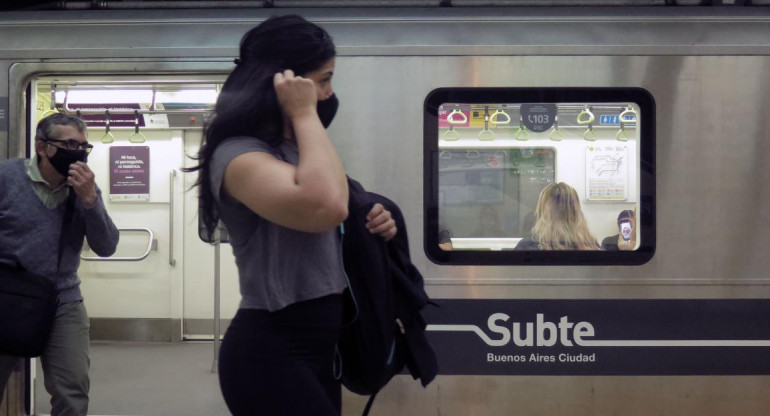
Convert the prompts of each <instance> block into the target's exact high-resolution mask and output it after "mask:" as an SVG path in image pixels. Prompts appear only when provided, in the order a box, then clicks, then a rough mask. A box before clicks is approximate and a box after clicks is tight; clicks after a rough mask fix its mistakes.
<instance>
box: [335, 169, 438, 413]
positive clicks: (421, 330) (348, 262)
mask: <svg viewBox="0 0 770 416" xmlns="http://www.w3.org/2000/svg"><path fill="white" fill-rule="evenodd" d="M348 188H349V190H350V194H349V195H350V203H349V207H348V218H347V219H346V220H345V222H344V224H343V227H341V228H342V253H343V254H342V256H343V262H344V266H345V272H346V274H347V278H348V289H347V290H346V291H345V293H344V296H343V298H344V316H345V325H344V326H343V330H342V336H341V338H340V340H339V342H338V352H339V357H338V358H339V361H338V365H337V370H338V377H339V379H340V381H341V382H342V384H343V385H344V386H345V387H346V388H347V389H348V390H350V391H351V392H353V393H357V394H361V395H370V398H369V401H368V403H367V404H366V408H365V409H364V413H363V414H364V416H365V415H367V414H368V413H369V410H370V408H371V405H372V402H373V401H374V398H375V396H376V395H377V392H379V391H380V389H382V388H383V387H384V386H385V385H386V384H387V383H388V381H390V379H391V378H392V377H393V376H394V375H396V374H398V373H400V372H402V371H403V369H404V367H405V366H406V367H407V368H408V369H409V372H410V373H411V375H412V377H414V378H415V379H417V378H419V379H420V380H421V382H422V385H423V386H426V385H428V383H430V382H431V381H432V380H433V378H434V377H435V376H436V374H437V372H438V364H437V362H436V357H435V353H434V352H433V349H432V348H431V347H430V344H429V343H428V341H427V338H426V337H425V326H426V324H425V320H424V319H423V317H422V314H421V312H420V311H421V310H422V308H423V307H424V306H425V305H427V304H434V303H433V302H431V301H430V299H429V298H428V295H427V294H426V293H425V290H424V287H423V286H424V283H423V278H422V275H421V274H420V272H419V271H418V270H417V268H416V267H414V265H412V263H411V261H410V259H409V245H408V239H407V233H406V224H405V222H404V219H403V216H402V215H401V211H400V209H399V208H398V206H396V204H395V203H393V201H390V200H389V199H387V198H385V197H383V196H381V195H377V194H374V193H371V192H366V191H365V190H364V189H363V187H362V186H361V185H360V184H359V183H358V182H356V181H354V180H352V179H348ZM377 202H379V203H381V204H382V205H383V206H384V207H385V208H386V209H388V210H389V211H390V212H391V214H392V216H393V218H394V220H395V221H396V226H397V227H398V232H397V234H396V237H394V238H393V239H392V240H390V241H389V242H387V243H386V242H385V241H384V240H383V239H382V238H381V237H379V236H377V235H373V234H371V233H369V231H368V230H367V229H366V227H365V224H366V215H367V214H368V213H369V211H370V210H371V208H372V206H374V204H375V203H377ZM434 305H435V304H434Z"/></svg>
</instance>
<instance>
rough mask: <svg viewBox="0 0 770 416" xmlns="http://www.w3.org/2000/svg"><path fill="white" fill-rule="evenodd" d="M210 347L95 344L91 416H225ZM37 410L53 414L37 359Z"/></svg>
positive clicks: (208, 344)
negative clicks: (212, 370) (213, 369)
mask: <svg viewBox="0 0 770 416" xmlns="http://www.w3.org/2000/svg"><path fill="white" fill-rule="evenodd" d="M213 357H214V347H213V344H212V343H211V342H182V343H160V342H112V341H110V342H106V341H95V342H92V343H91V372H90V374H91V398H90V405H89V412H88V414H89V415H132V416H140V415H141V416H151V415H158V416H159V415H163V416H225V415H229V414H230V413H229V412H228V410H227V406H226V405H225V402H224V399H223V398H222V393H221V392H220V390H219V378H218V375H217V374H216V373H212V372H211V366H212V364H213ZM35 392H36V395H37V397H36V400H35V403H36V409H37V414H39V415H48V414H50V413H51V405H50V395H49V394H48V392H46V390H45V387H44V386H43V370H42V367H41V365H40V360H37V378H36V380H35Z"/></svg>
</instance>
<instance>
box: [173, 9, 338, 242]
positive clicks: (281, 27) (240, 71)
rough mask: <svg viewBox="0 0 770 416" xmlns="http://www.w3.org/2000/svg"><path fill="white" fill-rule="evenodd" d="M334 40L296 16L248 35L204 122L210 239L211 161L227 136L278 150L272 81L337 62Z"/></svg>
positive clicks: (202, 169) (279, 121) (202, 200)
mask: <svg viewBox="0 0 770 416" xmlns="http://www.w3.org/2000/svg"><path fill="white" fill-rule="evenodd" d="M335 55H336V51H335V48H334V42H333V41H332V38H331V36H329V34H328V33H327V32H326V31H325V30H324V29H322V28H321V27H319V26H317V25H315V24H313V23H310V22H308V21H307V20H305V19H304V18H302V17H301V16H298V15H284V16H273V17H270V18H268V19H267V20H265V21H264V22H262V23H260V24H259V25H258V26H256V27H255V28H253V29H251V30H249V31H248V32H246V34H245V35H244V36H243V38H242V39H241V44H240V56H239V58H237V59H236V60H235V63H236V67H235V69H234V70H233V71H232V72H231V73H230V75H229V76H228V77H227V80H226V81H225V83H224V85H223V86H222V91H221V92H220V93H219V97H218V98H217V103H216V105H215V107H214V113H213V114H212V116H211V117H210V118H209V120H208V122H207V123H206V128H205V133H204V136H203V140H202V142H201V148H200V150H199V152H198V155H197V156H196V157H195V158H194V159H196V160H198V163H199V164H198V165H197V166H194V167H191V168H187V169H184V171H185V172H194V171H199V172H198V180H197V181H196V182H195V185H194V186H198V187H199V191H198V198H199V215H200V216H201V220H202V222H203V224H204V225H205V227H206V231H207V232H208V235H209V236H212V235H213V231H214V229H215V228H216V226H217V223H218V222H219V213H218V212H217V208H216V204H215V203H214V198H213V196H214V195H213V194H212V190H211V179H210V177H209V175H210V165H211V157H212V155H213V154H214V151H215V150H216V148H217V146H219V144H220V143H222V141H224V140H225V139H227V138H228V137H236V136H250V137H258V138H259V139H261V140H263V141H265V142H267V143H269V144H270V145H271V146H279V145H280V143H281V141H282V140H283V137H282V133H283V117H282V115H281V108H280V105H279V104H278V97H277V96H276V93H275V88H274V87H273V76H274V75H275V73H277V72H279V71H283V70H286V69H291V70H292V71H294V73H295V74H297V75H305V74H307V73H308V72H311V71H313V70H316V69H319V68H321V67H322V66H323V65H324V64H325V63H326V62H328V61H329V60H330V59H332V58H334V56H335Z"/></svg>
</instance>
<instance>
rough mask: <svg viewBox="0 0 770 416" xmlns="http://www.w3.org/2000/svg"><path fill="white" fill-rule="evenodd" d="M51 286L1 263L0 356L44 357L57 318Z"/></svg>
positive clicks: (17, 266) (31, 275) (11, 265)
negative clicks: (42, 355) (52, 326)
mask: <svg viewBox="0 0 770 416" xmlns="http://www.w3.org/2000/svg"><path fill="white" fill-rule="evenodd" d="M57 304H58V298H57V293H56V287H55V286H54V283H53V282H52V281H50V280H49V279H47V278H45V277H44V276H40V275H38V274H34V273H30V272H28V271H26V270H24V269H23V268H22V267H21V266H20V265H19V264H18V263H16V264H8V263H6V262H3V261H2V260H0V305H2V307H0V354H2V355H11V356H17V357H37V356H39V355H41V354H42V353H43V351H44V350H45V347H46V344H47V343H48V336H49V335H50V334H51V325H52V324H53V320H54V317H55V316H56V306H57Z"/></svg>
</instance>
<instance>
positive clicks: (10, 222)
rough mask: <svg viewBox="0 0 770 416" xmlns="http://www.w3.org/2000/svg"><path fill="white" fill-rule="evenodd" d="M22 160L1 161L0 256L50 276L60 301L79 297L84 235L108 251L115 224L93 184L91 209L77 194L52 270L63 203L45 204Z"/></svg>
mask: <svg viewBox="0 0 770 416" xmlns="http://www.w3.org/2000/svg"><path fill="white" fill-rule="evenodd" d="M24 161H25V160H24V159H12V160H7V161H3V162H0V257H2V258H9V257H10V258H12V257H15V258H17V259H18V260H19V262H20V263H21V265H22V266H24V268H26V269H27V270H29V271H30V272H33V273H36V274H39V275H43V276H48V277H49V278H50V279H51V280H53V281H55V282H56V288H57V289H58V291H59V300H60V301H61V302H63V303H64V302H73V301H76V300H80V299H83V297H82V295H81V294H80V278H78V275H77V270H78V266H79V265H80V251H81V249H82V248H83V238H84V237H85V238H86V239H88V245H89V246H90V247H91V249H92V250H93V251H94V252H95V253H96V254H98V255H99V256H102V257H106V256H110V255H112V254H113V253H114V252H115V248H116V247H117V245H118V238H119V234H118V229H117V227H115V224H113V222H112V220H111V219H110V217H109V215H107V210H106V209H105V208H104V203H103V202H102V197H101V191H100V190H99V189H98V188H97V190H96V192H97V195H98V197H97V201H96V205H95V206H94V207H92V208H85V207H84V206H83V204H82V201H81V200H80V198H76V201H75V207H74V210H73V215H72V220H71V222H70V224H69V225H68V226H67V229H66V230H67V234H66V236H65V239H64V240H63V241H64V251H63V252H62V258H61V264H60V265H59V267H58V270H57V259H58V253H59V236H60V234H61V230H62V221H63V220H64V211H65V207H66V205H67V204H66V203H61V204H59V205H58V206H56V207H55V208H53V209H48V208H46V207H45V206H44V205H43V202H42V201H41V200H40V198H39V197H38V196H37V194H36V193H35V191H34V189H33V187H32V180H31V179H30V177H29V175H27V172H26V166H25V163H24ZM70 192H71V190H70Z"/></svg>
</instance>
